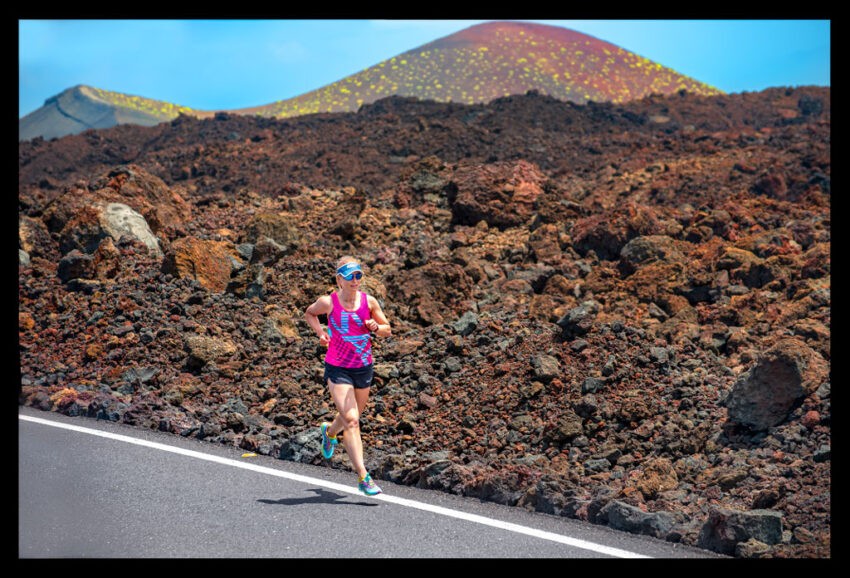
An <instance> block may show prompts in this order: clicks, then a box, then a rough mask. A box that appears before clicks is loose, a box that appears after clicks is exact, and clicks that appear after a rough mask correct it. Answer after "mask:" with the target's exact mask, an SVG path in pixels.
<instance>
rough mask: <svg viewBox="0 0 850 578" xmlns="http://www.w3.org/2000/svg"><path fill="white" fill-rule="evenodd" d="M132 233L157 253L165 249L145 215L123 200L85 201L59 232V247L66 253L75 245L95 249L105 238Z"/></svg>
mask: <svg viewBox="0 0 850 578" xmlns="http://www.w3.org/2000/svg"><path fill="white" fill-rule="evenodd" d="M125 235H126V236H129V237H131V238H133V239H137V240H138V241H141V242H142V243H144V245H145V246H146V247H147V248H148V251H150V253H151V254H152V255H155V256H157V257H160V256H162V249H160V246H159V239H157V238H156V237H155V236H154V234H153V232H152V231H151V229H150V227H149V226H148V223H147V221H146V220H145V218H144V217H143V216H142V215H141V214H139V213H138V212H136V211H134V210H133V209H132V208H131V207H129V206H128V205H125V204H123V203H102V202H97V203H95V204H93V205H84V206H82V207H80V209H79V210H78V211H77V212H76V213H75V214H74V216H73V217H72V218H71V219H69V220H68V221H67V222H66V223H65V226H64V227H63V228H62V231H61V232H60V234H59V248H60V250H61V251H62V253H63V254H65V253H68V252H70V251H72V250H74V249H76V250H79V251H82V252H84V253H93V252H94V251H95V249H97V247H98V246H100V243H101V241H102V240H103V239H105V238H107V237H110V238H112V239H113V240H114V241H118V240H119V239H120V238H121V237H122V236H125Z"/></svg>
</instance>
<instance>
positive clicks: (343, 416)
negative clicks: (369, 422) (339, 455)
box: [329, 383, 369, 478]
mask: <svg viewBox="0 0 850 578" xmlns="http://www.w3.org/2000/svg"><path fill="white" fill-rule="evenodd" d="M329 385H330V390H331V397H332V398H333V400H334V405H336V409H337V411H338V412H339V415H337V417H335V418H334V421H333V423H332V424H331V428H330V431H331V432H333V429H334V428H335V427H338V426H339V423H342V425H343V430H344V434H343V437H342V445H343V447H344V448H345V451H346V452H347V453H348V459H349V460H351V465H352V467H353V468H354V471H355V472H356V473H357V475H358V476H359V477H360V478H362V477H363V476H365V475H366V473H367V472H366V466H364V465H363V441H362V439H361V437H360V411H361V409H360V408H361V404H362V407H365V406H366V400H367V399H368V397H369V390H368V389H366V390H356V389H354V386H352V385H350V384H347V383H329ZM361 391H365V395H364V394H363V393H360V392H361Z"/></svg>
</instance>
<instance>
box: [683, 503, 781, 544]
mask: <svg viewBox="0 0 850 578" xmlns="http://www.w3.org/2000/svg"><path fill="white" fill-rule="evenodd" d="M751 539H755V540H758V541H759V542H762V543H764V544H778V543H779V542H781V541H782V515H781V514H780V513H779V512H774V511H772V510H750V511H748V512H744V511H739V510H731V509H727V508H712V509H711V510H710V511H709V514H708V520H707V521H706V523H705V524H704V525H703V527H702V530H701V531H700V534H699V546H700V547H701V548H706V549H708V550H712V551H714V552H720V553H721V554H728V555H733V554H735V547H736V546H737V545H738V544H740V543H742V542H747V541H749V540H751Z"/></svg>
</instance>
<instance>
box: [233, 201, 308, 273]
mask: <svg viewBox="0 0 850 578" xmlns="http://www.w3.org/2000/svg"><path fill="white" fill-rule="evenodd" d="M301 237H302V234H301V230H300V229H299V224H298V223H297V222H296V221H295V219H294V218H293V217H291V216H287V215H285V214H280V213H271V212H261V213H257V214H256V215H254V216H253V217H252V218H251V220H250V221H249V222H248V224H247V226H246V228H245V234H244V238H243V241H244V242H246V243H252V244H254V245H255V246H256V247H258V248H259V249H264V245H268V246H269V247H268V248H265V249H264V250H260V253H261V256H258V257H255V258H252V261H257V260H264V258H263V256H264V255H266V254H269V253H271V254H276V255H277V258H279V257H281V256H283V255H288V254H290V253H292V252H293V251H295V250H296V249H298V247H299V246H300V245H301V243H302V240H301Z"/></svg>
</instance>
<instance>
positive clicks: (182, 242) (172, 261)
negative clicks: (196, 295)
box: [162, 237, 241, 293]
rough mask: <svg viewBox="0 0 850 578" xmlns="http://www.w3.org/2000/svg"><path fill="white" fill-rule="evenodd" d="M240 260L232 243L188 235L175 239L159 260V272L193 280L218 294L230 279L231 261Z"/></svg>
mask: <svg viewBox="0 0 850 578" xmlns="http://www.w3.org/2000/svg"><path fill="white" fill-rule="evenodd" d="M240 259H241V257H240V255H239V253H238V251H237V250H236V248H235V247H234V246H233V244H232V243H228V242H227V241H206V240H203V239H195V238H192V237H183V238H180V239H177V240H176V241H174V242H173V243H172V244H171V250H170V251H169V253H168V254H166V255H165V258H164V259H163V262H162V271H163V273H169V274H171V275H174V276H175V277H177V278H184V277H185V278H189V279H194V280H197V281H198V283H200V285H201V287H203V288H205V289H207V290H209V291H215V292H218V293H221V292H223V291H224V290H225V289H226V288H227V285H228V283H229V282H230V274H231V271H232V270H233V261H234V260H236V261H237V262H238V261H239V260H240Z"/></svg>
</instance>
